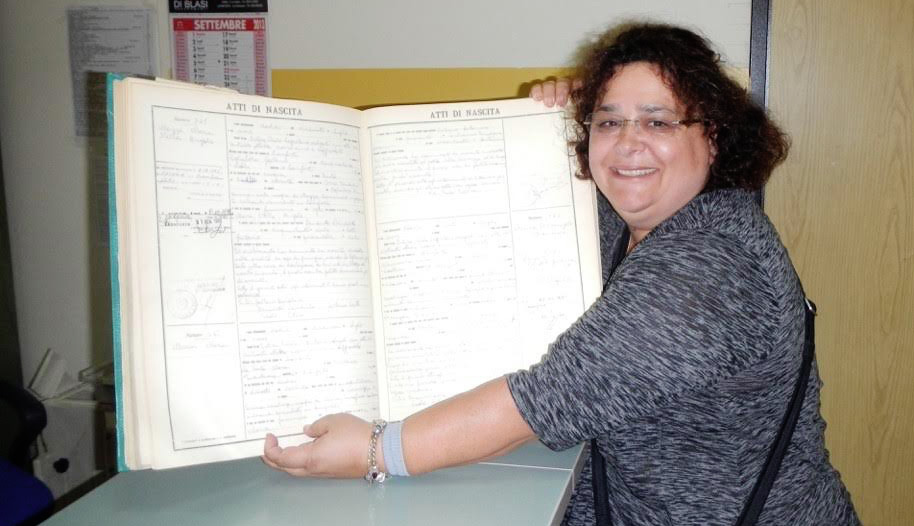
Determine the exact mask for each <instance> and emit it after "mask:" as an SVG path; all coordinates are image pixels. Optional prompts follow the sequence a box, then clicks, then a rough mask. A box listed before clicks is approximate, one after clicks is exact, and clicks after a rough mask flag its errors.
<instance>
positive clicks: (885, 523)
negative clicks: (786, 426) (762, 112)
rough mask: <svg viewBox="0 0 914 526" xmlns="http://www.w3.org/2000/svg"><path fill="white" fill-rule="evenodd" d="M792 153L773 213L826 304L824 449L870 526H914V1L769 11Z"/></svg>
mask: <svg viewBox="0 0 914 526" xmlns="http://www.w3.org/2000/svg"><path fill="white" fill-rule="evenodd" d="M772 1H773V25H772V33H771V66H770V67H771V73H770V83H769V86H770V92H769V96H770V101H769V105H770V107H771V108H772V111H773V112H774V114H775V116H776V117H777V118H778V119H779V121H780V122H781V124H782V125H783V126H784V127H785V128H786V130H787V131H788V132H789V133H790V134H791V136H792V137H793V149H792V151H791V154H790V157H789V159H788V161H787V162H786V163H785V165H784V166H782V167H781V168H779V169H778V171H777V172H776V173H775V176H774V178H773V179H772V181H771V183H770V184H769V185H768V190H767V194H766V208H767V210H768V213H769V214H770V215H771V217H772V219H773V220H774V222H775V224H776V225H777V227H778V230H779V231H780V232H781V235H782V237H783V239H784V242H785V244H786V245H787V247H788V249H789V250H790V252H791V255H792V257H793V260H794V263H795V264H796V266H797V268H798V270H799V273H800V275H801V277H802V278H803V281H804V284H805V286H806V289H807V293H808V294H809V295H810V296H811V297H812V298H813V299H814V300H815V301H816V302H817V303H818V305H819V312H820V315H819V317H818V318H817V320H816V323H817V327H816V337H817V355H818V359H819V368H820V370H821V374H822V378H823V380H824V382H825V386H824V388H823V391H822V411H823V413H824V416H825V418H826V420H827V421H828V424H829V425H828V429H827V431H826V442H827V445H828V447H829V449H830V450H831V453H832V461H833V463H834V464H835V466H836V467H837V468H838V469H839V470H840V471H841V474H842V476H843V479H844V481H845V483H846V484H847V486H848V489H849V490H850V492H851V495H852V497H853V499H854V503H855V504H856V507H857V511H858V513H859V514H860V518H861V520H862V521H863V523H864V524H868V525H877V526H909V525H910V524H914V2H912V1H911V0H873V1H867V2H861V1H859V0H831V1H828V2H822V1H818V0H772Z"/></svg>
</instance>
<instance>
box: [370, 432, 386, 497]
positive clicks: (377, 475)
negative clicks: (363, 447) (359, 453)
mask: <svg viewBox="0 0 914 526" xmlns="http://www.w3.org/2000/svg"><path fill="white" fill-rule="evenodd" d="M371 425H372V426H373V427H372V428H371V440H370V441H369V442H368V473H366V474H365V480H367V481H368V482H369V483H371V484H374V483H375V482H377V483H378V484H382V483H383V482H384V481H385V480H387V473H384V472H383V471H381V470H380V469H378V455H377V450H378V437H379V436H381V433H383V432H384V428H385V427H387V421H385V420H380V419H378V420H375V421H373V422H372V423H371Z"/></svg>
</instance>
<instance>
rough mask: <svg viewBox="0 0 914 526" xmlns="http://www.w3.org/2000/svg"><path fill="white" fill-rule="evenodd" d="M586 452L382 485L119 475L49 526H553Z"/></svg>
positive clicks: (258, 476) (227, 470) (531, 453)
mask: <svg viewBox="0 0 914 526" xmlns="http://www.w3.org/2000/svg"><path fill="white" fill-rule="evenodd" d="M580 453H581V447H580V446H578V447H575V448H572V449H569V450H567V451H563V452H559V453H555V452H552V451H549V450H548V449H547V448H546V447H545V446H543V445H541V444H539V443H535V444H529V445H527V446H524V447H522V448H520V449H518V450H516V451H514V452H512V453H509V454H508V455H505V456H504V457H500V458H498V459H494V460H492V461H491V462H486V463H482V464H475V465H470V466H463V467H458V468H450V469H445V470H441V471H437V472H434V473H430V474H427V475H422V476H419V477H409V478H402V477H395V478H393V479H391V480H389V481H388V482H387V483H385V484H384V485H381V486H369V485H368V484H367V483H366V482H365V481H364V480H320V479H299V478H295V477H291V476H289V475H286V474H285V473H281V472H278V471H274V470H272V469H270V468H269V467H267V466H265V465H264V464H263V463H262V462H261V461H260V459H258V458H248V459H242V460H236V461H231V462H221V463H216V464H205V465H200V466H192V467H186V468H177V469H170V470H162V471H151V470H144V471H132V472H127V473H120V474H118V475H116V476H115V477H114V478H112V479H111V480H109V481H108V482H106V483H104V484H102V485H101V486H99V487H98V488H96V489H95V490H94V491H92V492H91V493H89V494H88V495H86V496H84V497H83V498H81V499H79V500H77V501H76V502H74V503H73V504H71V505H70V506H68V507H67V508H65V509H63V510H62V511H60V512H59V513H57V514H56V515H54V516H53V517H51V518H50V519H48V520H47V521H46V522H45V523H44V524H46V525H50V526H57V525H83V524H84V525H92V526H96V525H99V524H130V525H167V526H179V525H184V524H188V525H213V526H232V525H240V524H245V525H247V524H264V525H270V526H282V525H287V524H294V525H302V526H307V525H337V524H339V525H354V526H369V525H374V524H390V525H396V526H412V525H427V524H434V525H441V526H447V525H452V524H453V525H460V526H466V525H487V524H492V525H496V524H497V525H511V524H519V525H549V524H558V523H559V521H560V520H561V518H562V513H563V511H564V508H565V505H566V504H567V502H568V497H569V495H570V494H571V489H572V486H573V482H574V477H575V473H576V472H577V468H578V467H579V464H580V460H581V454H580Z"/></svg>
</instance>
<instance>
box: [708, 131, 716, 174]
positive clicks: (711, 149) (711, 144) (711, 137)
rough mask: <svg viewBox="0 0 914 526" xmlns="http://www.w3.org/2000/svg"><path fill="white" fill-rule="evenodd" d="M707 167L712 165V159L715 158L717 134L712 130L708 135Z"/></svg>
mask: <svg viewBox="0 0 914 526" xmlns="http://www.w3.org/2000/svg"><path fill="white" fill-rule="evenodd" d="M707 138H708V153H709V154H710V155H708V166H711V165H712V164H714V159H716V158H717V133H716V132H715V131H714V130H711V132H710V133H708V137H707Z"/></svg>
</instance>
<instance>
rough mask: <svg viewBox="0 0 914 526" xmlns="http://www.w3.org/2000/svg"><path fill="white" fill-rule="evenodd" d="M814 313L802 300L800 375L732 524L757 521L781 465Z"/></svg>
mask: <svg viewBox="0 0 914 526" xmlns="http://www.w3.org/2000/svg"><path fill="white" fill-rule="evenodd" d="M815 315H816V304H815V303H813V302H812V301H810V300H809V299H806V338H805V339H806V343H805V346H804V348H803V363H802V364H801V365H800V377H799V378H798V379H797V385H796V387H795V388H794V390H793V395H792V396H791V397H790V405H789V406H788V408H787V413H786V414H785V415H784V419H783V420H782V421H781V428H780V432H779V433H778V437H777V438H776V439H775V441H774V445H772V447H771V451H770V452H768V459H767V460H766V461H765V466H764V467H763V468H762V472H761V474H760V475H759V478H758V480H757V481H756V483H755V487H753V488H752V493H750V494H749V499H748V500H747V501H746V505H745V506H744V507H743V512H742V513H741V514H740V516H739V519H737V521H736V526H750V525H753V524H755V523H756V522H757V521H758V518H759V515H761V514H762V508H763V507H764V506H765V500H767V499H768V492H769V491H771V486H772V485H773V484H774V479H775V478H776V477H777V475H778V469H780V467H781V460H783V459H784V454H785V453H786V452H787V446H788V445H789V444H790V439H791V437H792V436H793V430H794V429H795V428H796V427H797V420H798V419H799V416H800V407H801V406H802V405H803V398H804V397H805V395H806V384H807V381H808V380H809V369H810V367H812V357H813V355H814V354H815V351H816V342H815Z"/></svg>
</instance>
